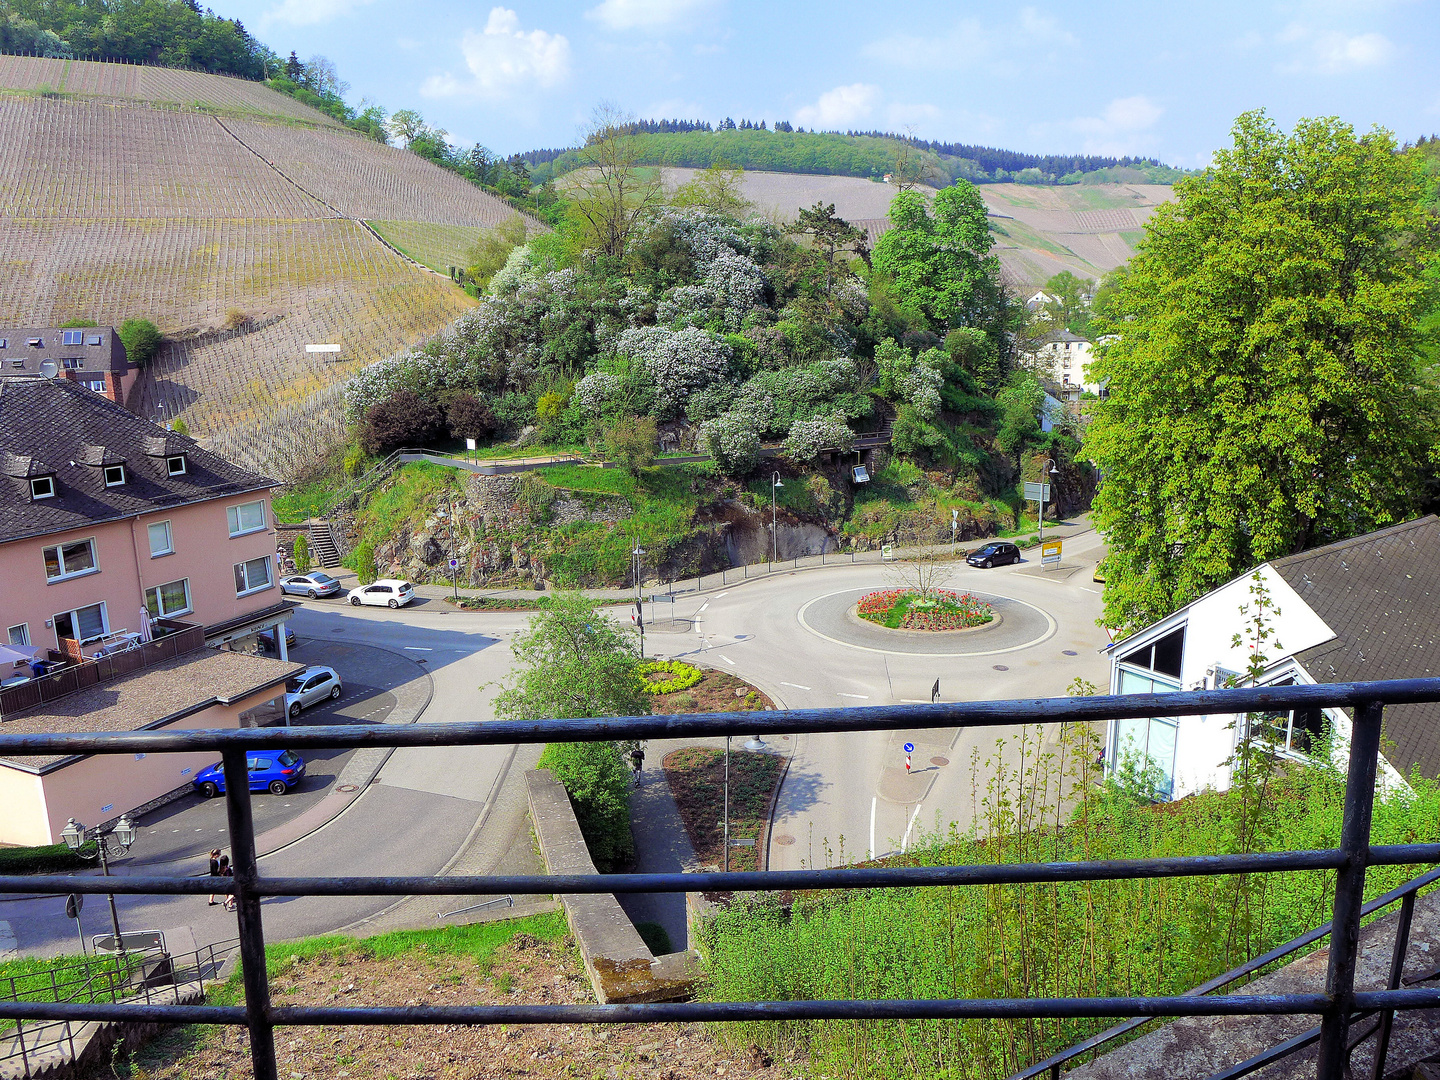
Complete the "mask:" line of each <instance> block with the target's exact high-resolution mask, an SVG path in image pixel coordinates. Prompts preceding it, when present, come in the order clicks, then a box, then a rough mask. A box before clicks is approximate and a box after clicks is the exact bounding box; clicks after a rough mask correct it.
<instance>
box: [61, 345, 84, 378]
mask: <svg viewBox="0 0 1440 1080" xmlns="http://www.w3.org/2000/svg"><path fill="white" fill-rule="evenodd" d="M67 344H68V343H67ZM60 362H61V363H62V364H64V365H65V370H66V371H78V370H80V369H81V368H83V367H84V366H85V358H84V357H83V356H67V357H65V358H64V359H63V360H61V361H60Z"/></svg>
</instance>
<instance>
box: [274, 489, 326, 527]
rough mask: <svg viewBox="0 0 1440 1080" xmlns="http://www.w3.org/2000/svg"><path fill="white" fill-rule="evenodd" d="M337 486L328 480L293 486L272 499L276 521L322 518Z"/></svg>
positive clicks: (291, 521)
mask: <svg viewBox="0 0 1440 1080" xmlns="http://www.w3.org/2000/svg"><path fill="white" fill-rule="evenodd" d="M335 490H336V485H335V484H333V483H331V482H330V481H328V480H312V481H310V482H309V483H308V484H292V485H291V486H289V487H287V488H285V489H284V491H283V493H282V494H279V495H272V496H271V497H270V506H271V508H272V509H273V510H274V511H275V520H276V521H283V522H288V523H295V522H301V521H304V520H305V519H306V518H312V517H320V516H321V515H322V514H323V513H324V512H325V509H326V507H327V506H329V505H330V500H331V499H332V498H334V497H335Z"/></svg>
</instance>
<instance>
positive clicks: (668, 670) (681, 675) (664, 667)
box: [640, 660, 702, 694]
mask: <svg viewBox="0 0 1440 1080" xmlns="http://www.w3.org/2000/svg"><path fill="white" fill-rule="evenodd" d="M656 675H659V676H662V678H654V676H656ZM666 675H668V676H670V677H669V678H668V679H667V678H663V676H666ZM701 675H702V672H701V671H700V669H699V668H697V667H696V666H695V665H694V664H686V663H683V662H681V661H679V660H651V661H649V662H647V663H644V664H641V665H640V677H641V678H642V679H644V680H645V692H646V693H647V694H674V693H676V692H678V691H680V690H689V689H690V687H692V686H694V685H695V684H696V683H698V682H699V681H700V678H701Z"/></svg>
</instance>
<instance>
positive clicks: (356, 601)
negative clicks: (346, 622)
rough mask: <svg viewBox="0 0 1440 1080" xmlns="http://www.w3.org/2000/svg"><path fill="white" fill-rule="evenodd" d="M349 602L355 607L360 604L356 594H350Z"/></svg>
mask: <svg viewBox="0 0 1440 1080" xmlns="http://www.w3.org/2000/svg"><path fill="white" fill-rule="evenodd" d="M350 603H351V604H353V605H354V606H355V607H359V606H360V597H358V596H352V597H350Z"/></svg>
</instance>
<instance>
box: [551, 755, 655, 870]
mask: <svg viewBox="0 0 1440 1080" xmlns="http://www.w3.org/2000/svg"><path fill="white" fill-rule="evenodd" d="M536 768H538V769H549V770H550V771H551V773H553V774H554V776H555V779H556V780H558V781H560V783H561V784H563V785H564V786H565V791H566V793H567V794H568V795H569V796H570V804H571V805H572V806H573V807H574V808H575V817H576V819H577V820H578V821H579V823H580V832H581V833H582V834H584V837H585V846H586V847H587V848H589V849H590V858H592V859H593V860H595V867H596V869H598V870H599V871H600V872H601V873H605V874H608V873H613V872H615V871H617V870H621V869H624V868H625V867H628V866H629V865H630V864H631V863H632V862H634V860H635V841H634V838H633V837H632V836H631V834H630V770H629V768H627V767H626V764H625V761H624V759H623V758H622V757H621V754H620V747H619V746H617V745H616V744H615V743H609V742H598V743H546V744H545V750H544V752H542V753H541V755H540V761H539V763H538V764H537V765H536Z"/></svg>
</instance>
